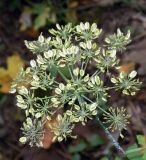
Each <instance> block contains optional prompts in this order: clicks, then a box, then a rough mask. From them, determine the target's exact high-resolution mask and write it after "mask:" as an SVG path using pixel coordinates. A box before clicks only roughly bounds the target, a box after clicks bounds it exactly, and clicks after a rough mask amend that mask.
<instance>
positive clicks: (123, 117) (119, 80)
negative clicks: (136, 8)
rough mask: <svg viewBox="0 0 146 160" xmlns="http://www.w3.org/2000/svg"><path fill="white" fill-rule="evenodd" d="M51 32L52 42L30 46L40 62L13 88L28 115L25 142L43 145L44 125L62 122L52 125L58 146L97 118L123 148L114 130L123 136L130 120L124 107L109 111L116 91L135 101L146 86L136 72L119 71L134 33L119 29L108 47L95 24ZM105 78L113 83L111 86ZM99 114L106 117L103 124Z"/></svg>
mask: <svg viewBox="0 0 146 160" xmlns="http://www.w3.org/2000/svg"><path fill="white" fill-rule="evenodd" d="M49 32H50V35H51V36H50V37H48V38H45V37H44V36H43V35H42V34H40V36H39V38H38V40H36V41H31V42H29V41H25V45H26V47H27V48H28V49H29V50H30V51H32V52H33V54H34V55H35V56H36V59H32V60H31V61H30V67H28V68H27V69H26V70H21V72H20V74H19V75H18V77H17V79H16V81H14V82H13V84H12V87H11V92H12V93H15V92H17V95H16V97H17V106H18V107H20V108H21V109H23V110H24V111H25V114H26V122H24V124H23V127H22V133H23V136H22V137H21V138H20V141H21V142H22V143H27V142H28V143H29V144H30V145H31V146H33V145H37V146H41V145H42V143H41V142H42V139H43V138H44V137H43V133H44V131H43V125H44V124H45V123H46V121H51V119H53V118H54V117H55V119H56V123H53V124H51V123H48V128H50V129H51V131H52V132H53V136H54V137H53V141H62V140H64V139H66V138H67V137H69V136H71V137H75V135H73V134H72V131H73V129H74V127H75V124H76V123H79V122H81V123H82V124H83V125H86V122H87V121H88V120H89V119H93V118H97V120H98V122H99V123H100V124H101V125H102V126H103V128H104V129H105V131H106V133H107V135H109V137H111V138H110V139H112V140H113V143H114V145H115V146H116V147H117V148H118V144H116V142H115V140H114V139H113V138H112V135H110V132H109V131H111V132H113V131H116V130H118V131H119V132H120V133H121V132H122V130H123V129H126V126H127V124H128V123H129V121H128V119H129V115H128V114H127V112H126V108H125V107H123V106H121V107H120V106H117V107H116V108H115V107H112V106H108V103H107V102H108V98H109V97H110V90H115V92H117V90H118V91H120V92H121V93H122V94H125V95H132V96H133V95H135V94H136V92H137V91H138V90H139V89H140V86H141V84H142V83H141V82H140V81H139V80H138V79H136V78H135V77H136V71H132V72H131V73H129V74H128V73H124V72H121V73H119V71H118V68H119V59H118V57H117V53H118V52H121V51H123V50H125V48H126V45H127V44H128V43H129V42H130V41H131V40H130V32H129V31H128V32H127V34H123V33H122V32H121V31H120V29H118V30H117V33H115V34H113V35H110V36H108V37H106V38H105V40H104V44H103V45H99V44H98V43H97V40H98V38H99V36H100V34H101V32H102V30H101V29H99V28H97V25H96V24H95V23H93V24H89V23H88V22H86V23H80V24H79V25H77V26H72V24H70V23H69V24H67V25H65V26H61V25H59V24H57V25H56V29H51V30H49ZM89 67H94V68H96V70H95V72H94V73H93V72H92V71H93V69H92V70H91V69H90V72H89V70H88V68H89ZM64 68H66V70H67V74H65V72H64ZM111 70H115V71H117V74H113V73H112V72H111ZM114 73H115V72H114ZM105 77H106V79H108V80H109V81H110V82H108V83H106V81H104V79H105ZM103 103H104V104H106V105H107V107H106V108H108V109H105V108H104V107H103V106H102V104H103ZM99 111H100V114H101V113H102V114H103V116H104V120H103V123H102V122H101V121H100V120H99ZM105 123H106V125H105ZM104 125H105V126H104ZM119 149H120V148H119Z"/></svg>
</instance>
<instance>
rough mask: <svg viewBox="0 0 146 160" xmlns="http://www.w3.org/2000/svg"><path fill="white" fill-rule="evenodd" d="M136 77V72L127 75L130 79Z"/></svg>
mask: <svg viewBox="0 0 146 160" xmlns="http://www.w3.org/2000/svg"><path fill="white" fill-rule="evenodd" d="M136 75H137V72H136V71H132V72H131V73H130V74H129V77H130V78H134V77H135V76H136Z"/></svg>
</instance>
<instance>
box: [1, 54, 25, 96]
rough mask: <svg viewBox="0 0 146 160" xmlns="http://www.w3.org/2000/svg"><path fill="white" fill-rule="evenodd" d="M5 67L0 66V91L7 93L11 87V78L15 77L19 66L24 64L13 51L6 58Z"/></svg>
mask: <svg viewBox="0 0 146 160" xmlns="http://www.w3.org/2000/svg"><path fill="white" fill-rule="evenodd" d="M6 64H7V69H5V68H3V67H0V92H2V93H8V92H9V90H10V88H11V83H12V81H13V79H15V78H16V75H17V74H18V72H19V70H20V68H21V67H23V66H24V61H23V60H22V59H21V57H20V56H19V55H18V54H17V53H15V54H13V55H12V56H10V57H8V58H7V60H6Z"/></svg>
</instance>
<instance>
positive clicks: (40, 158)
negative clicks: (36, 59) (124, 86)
mask: <svg viewBox="0 0 146 160" xmlns="http://www.w3.org/2000/svg"><path fill="white" fill-rule="evenodd" d="M86 21H89V22H91V23H92V22H96V23H97V24H98V27H99V28H102V29H103V36H104V35H107V34H110V33H113V32H116V30H117V28H120V29H121V30H122V31H123V32H126V31H127V30H128V29H130V31H131V35H132V42H131V43H130V44H129V45H128V46H127V50H126V51H125V53H124V54H122V55H120V58H121V62H122V63H121V70H122V71H124V72H127V73H128V72H130V71H131V70H134V69H135V70H137V72H138V77H139V78H140V80H141V81H143V84H144V85H143V88H142V89H141V91H140V92H139V93H138V94H137V95H136V96H134V97H126V98H125V97H122V96H121V95H118V94H115V95H113V96H112V97H111V98H110V102H109V103H112V104H115V105H116V104H125V106H127V109H128V112H129V113H130V114H131V120H130V121H131V122H130V125H129V126H128V130H127V131H125V132H124V135H125V138H124V139H122V138H120V137H119V136H117V135H115V138H116V139H119V142H120V144H121V146H122V147H123V148H124V150H126V151H128V150H129V148H130V147H131V148H132V147H133V148H136V149H135V151H134V152H132V153H130V154H131V155H130V156H131V157H132V158H131V159H132V160H146V88H145V86H146V85H145V84H146V0H0V160H120V154H119V153H118V152H117V150H115V148H114V147H112V146H111V144H110V142H109V141H108V140H107V138H106V136H105V134H104V131H103V130H102V129H101V128H100V127H99V126H98V125H97V124H96V123H95V122H94V121H89V122H88V124H87V126H81V125H78V126H77V127H76V129H75V131H74V132H75V133H76V134H77V135H79V138H78V139H75V140H74V139H68V140H67V141H66V142H62V143H54V144H51V143H50V148H49V149H47V150H45V149H41V148H30V147H29V146H28V145H22V144H20V143H19V137H20V135H21V131H20V128H21V126H22V122H23V121H24V119H25V116H24V113H23V112H22V111H21V110H20V109H19V108H17V106H16V101H15V96H14V95H10V94H9V89H10V86H11V82H12V80H13V79H14V78H15V77H16V75H17V73H18V71H19V67H18V64H19V66H20V65H21V66H27V65H29V60H30V59H32V58H33V55H32V53H30V52H29V51H28V50H27V49H26V47H25V45H24V40H34V39H37V37H38V35H39V34H40V33H41V32H43V35H44V36H48V29H49V28H52V27H55V24H56V23H60V24H66V23H67V22H72V23H73V24H77V23H79V22H86Z"/></svg>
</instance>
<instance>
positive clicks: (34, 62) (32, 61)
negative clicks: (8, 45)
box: [30, 60, 36, 68]
mask: <svg viewBox="0 0 146 160" xmlns="http://www.w3.org/2000/svg"><path fill="white" fill-rule="evenodd" d="M30 65H31V67H33V68H34V67H36V61H35V60H31V61H30Z"/></svg>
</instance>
